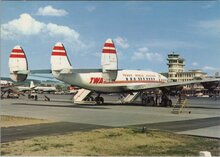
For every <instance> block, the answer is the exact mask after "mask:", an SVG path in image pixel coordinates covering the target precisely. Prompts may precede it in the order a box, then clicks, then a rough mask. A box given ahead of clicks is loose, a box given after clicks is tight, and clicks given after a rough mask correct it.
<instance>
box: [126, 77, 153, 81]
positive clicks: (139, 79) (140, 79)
mask: <svg viewBox="0 0 220 157" xmlns="http://www.w3.org/2000/svg"><path fill="white" fill-rule="evenodd" d="M126 80H127V81H129V80H130V81H132V80H134V81H136V80H138V81H142V80H144V81H145V80H147V81H148V80H155V78H144V77H143V78H140V77H139V78H137V79H136V78H135V77H134V78H133V79H132V77H130V78H128V77H126Z"/></svg>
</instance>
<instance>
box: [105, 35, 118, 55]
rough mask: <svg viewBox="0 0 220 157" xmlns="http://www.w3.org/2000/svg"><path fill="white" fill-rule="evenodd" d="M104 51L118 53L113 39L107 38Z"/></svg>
mask: <svg viewBox="0 0 220 157" xmlns="http://www.w3.org/2000/svg"><path fill="white" fill-rule="evenodd" d="M102 53H104V54H105V53H107V54H116V49H115V44H114V43H113V41H112V39H107V40H106V41H105V44H104V47H103V49H102Z"/></svg>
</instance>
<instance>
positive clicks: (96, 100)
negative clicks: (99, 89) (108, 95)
mask: <svg viewBox="0 0 220 157" xmlns="http://www.w3.org/2000/svg"><path fill="white" fill-rule="evenodd" d="M95 102H96V104H98V105H99V104H103V103H104V98H103V97H100V96H97V97H95Z"/></svg>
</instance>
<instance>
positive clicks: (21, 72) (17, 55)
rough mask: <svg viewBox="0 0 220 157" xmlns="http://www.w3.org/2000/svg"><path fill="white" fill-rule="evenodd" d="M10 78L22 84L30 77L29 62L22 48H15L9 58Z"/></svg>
mask: <svg viewBox="0 0 220 157" xmlns="http://www.w3.org/2000/svg"><path fill="white" fill-rule="evenodd" d="M8 65H9V71H10V77H11V79H12V80H13V81H15V82H22V81H25V80H26V79H27V76H28V62H27V58H26V55H25V53H24V51H23V49H22V48H21V46H15V47H14V48H13V49H12V51H11V54H10V56H9V62H8Z"/></svg>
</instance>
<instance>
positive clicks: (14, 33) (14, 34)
mask: <svg viewBox="0 0 220 157" xmlns="http://www.w3.org/2000/svg"><path fill="white" fill-rule="evenodd" d="M33 35H41V36H49V37H57V38H62V39H63V40H64V41H67V42H71V43H77V44H80V46H84V44H83V42H82V41H80V39H79V37H80V34H79V33H78V32H77V31H76V30H74V29H72V28H70V27H68V26H62V25H57V24H54V23H43V22H40V21H37V20H36V19H34V18H33V17H31V15H29V14H27V13H24V14H21V15H20V17H19V18H18V19H14V20H12V21H9V22H8V23H6V24H3V25H2V27H1V37H2V39H9V40H15V39H20V38H22V37H28V36H33Z"/></svg>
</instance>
